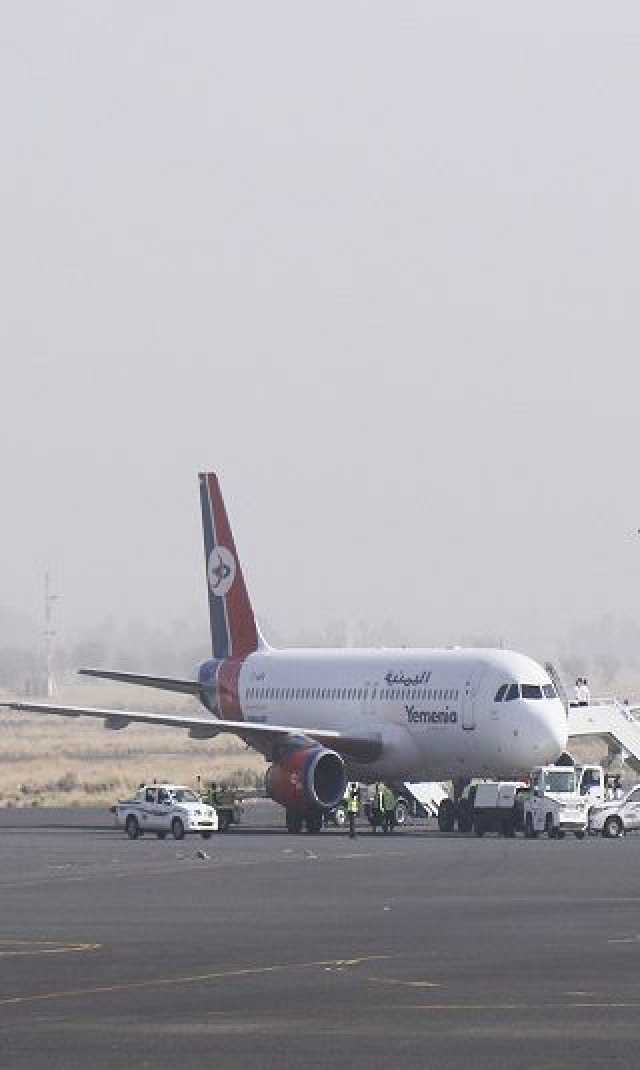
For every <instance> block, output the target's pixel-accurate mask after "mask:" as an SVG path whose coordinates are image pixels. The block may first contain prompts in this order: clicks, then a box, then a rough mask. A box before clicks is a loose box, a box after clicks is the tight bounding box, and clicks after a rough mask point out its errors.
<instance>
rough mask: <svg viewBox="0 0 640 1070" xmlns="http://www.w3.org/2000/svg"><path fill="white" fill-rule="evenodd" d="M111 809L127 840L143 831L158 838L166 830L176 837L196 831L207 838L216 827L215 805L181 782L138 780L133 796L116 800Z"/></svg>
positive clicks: (164, 833)
mask: <svg viewBox="0 0 640 1070" xmlns="http://www.w3.org/2000/svg"><path fill="white" fill-rule="evenodd" d="M113 810H114V813H115V818H116V824H117V825H118V826H120V827H121V828H124V829H125V830H126V833H127V836H128V837H129V839H131V840H136V839H137V838H138V836H141V835H144V833H145V832H154V833H155V834H156V835H157V836H158V837H159V838H160V839H164V837H165V836H166V835H167V833H168V832H170V833H171V834H172V835H173V837H174V839H176V840H181V839H182V837H183V836H184V835H185V833H189V832H197V833H199V834H200V835H201V836H202V837H204V838H205V839H208V838H209V836H210V835H211V833H212V832H215V831H216V830H217V828H218V817H217V814H216V811H215V809H214V808H213V807H211V806H207V805H206V803H204V802H203V801H202V799H201V797H200V796H199V795H198V794H197V792H195V791H193V790H192V789H191V788H188V787H185V786H184V785H183V784H141V785H140V787H139V788H138V790H137V792H136V794H135V796H134V798H133V799H126V800H124V801H122V802H119V803H117V805H116V806H115V807H113Z"/></svg>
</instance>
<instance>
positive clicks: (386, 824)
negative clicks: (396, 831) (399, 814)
mask: <svg viewBox="0 0 640 1070" xmlns="http://www.w3.org/2000/svg"><path fill="white" fill-rule="evenodd" d="M382 814H383V817H382V831H383V832H392V831H393V826H394V825H395V823H396V797H395V795H394V793H393V792H392V790H391V788H390V787H388V786H387V785H386V784H385V785H384V787H383V789H382Z"/></svg>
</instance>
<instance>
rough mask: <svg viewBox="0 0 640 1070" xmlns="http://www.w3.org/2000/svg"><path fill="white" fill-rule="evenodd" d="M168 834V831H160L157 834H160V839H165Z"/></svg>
mask: <svg viewBox="0 0 640 1070" xmlns="http://www.w3.org/2000/svg"><path fill="white" fill-rule="evenodd" d="M166 835H167V834H166V832H158V833H157V836H158V839H159V840H164V838H165V836H166Z"/></svg>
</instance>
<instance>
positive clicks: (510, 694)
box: [505, 684, 520, 702]
mask: <svg viewBox="0 0 640 1070" xmlns="http://www.w3.org/2000/svg"><path fill="white" fill-rule="evenodd" d="M519 696H520V688H519V687H518V685H517V684H509V690H508V691H507V697H506V698H505V702H513V700H514V698H519Z"/></svg>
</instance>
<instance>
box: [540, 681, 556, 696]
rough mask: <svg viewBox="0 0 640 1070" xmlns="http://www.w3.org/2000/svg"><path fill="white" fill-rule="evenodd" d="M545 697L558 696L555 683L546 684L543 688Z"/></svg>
mask: <svg viewBox="0 0 640 1070" xmlns="http://www.w3.org/2000/svg"><path fill="white" fill-rule="evenodd" d="M542 690H543V691H544V697H545V698H557V695H556V689H555V687H554V686H553V684H545V685H544V687H543V688H542Z"/></svg>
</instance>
